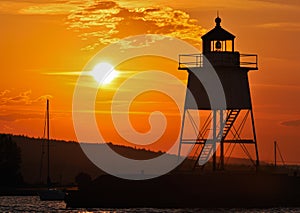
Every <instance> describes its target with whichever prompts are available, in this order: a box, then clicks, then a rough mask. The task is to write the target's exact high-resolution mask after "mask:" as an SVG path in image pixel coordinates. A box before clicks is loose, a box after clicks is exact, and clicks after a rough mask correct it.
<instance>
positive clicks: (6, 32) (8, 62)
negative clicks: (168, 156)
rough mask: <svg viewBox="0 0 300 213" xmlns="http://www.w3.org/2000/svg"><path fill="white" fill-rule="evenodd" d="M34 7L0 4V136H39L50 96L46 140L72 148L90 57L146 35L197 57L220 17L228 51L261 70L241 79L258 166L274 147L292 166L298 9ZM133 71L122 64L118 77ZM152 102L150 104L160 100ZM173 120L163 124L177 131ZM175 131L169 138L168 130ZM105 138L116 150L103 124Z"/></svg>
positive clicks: (279, 4)
mask: <svg viewBox="0 0 300 213" xmlns="http://www.w3.org/2000/svg"><path fill="white" fill-rule="evenodd" d="M42 2H43V3H41V1H39V0H24V1H22V0H18V1H17V0H11V1H5V0H4V1H1V2H0V17H1V18H0V23H1V25H0V26H1V33H0V48H1V52H0V57H1V60H0V65H1V79H0V81H1V84H0V131H1V132H3V133H13V134H24V135H28V136H34V137H41V136H42V134H43V123H44V109H45V101H44V100H45V97H50V98H51V117H52V119H51V136H52V138H57V139H65V140H76V136H75V133H74V129H73V123H72V115H71V110H72V97H73V90H74V86H75V83H76V80H77V77H78V72H80V71H81V70H82V69H83V67H84V66H85V65H86V63H87V62H88V61H89V59H90V58H91V57H92V56H93V55H94V54H96V53H97V52H98V51H99V50H101V49H102V48H103V47H105V46H107V45H108V44H110V43H112V42H115V41H117V40H119V39H122V38H124V37H126V36H130V35H138V34H146V33H153V34H164V35H169V36H175V37H177V38H180V39H184V40H185V41H187V42H189V43H191V44H192V45H194V46H195V47H197V48H199V49H201V39H200V36H201V35H202V34H203V33H204V32H205V31H206V30H210V29H211V28H212V27H214V18H215V16H216V11H217V10H219V11H220V16H221V18H222V26H223V27H224V28H225V29H227V30H229V31H230V32H232V33H233V34H235V35H236V36H237V39H236V49H237V50H238V51H240V52H241V53H257V54H258V55H259V71H258V72H251V73H250V74H249V78H250V83H251V92H252V97H253V104H254V113H255V118H256V126H257V134H258V143H259V151H260V154H261V158H262V159H263V160H268V161H270V160H272V151H271V150H272V145H273V141H274V140H277V141H278V142H279V146H280V148H281V151H282V153H283V155H284V158H285V159H286V160H287V161H289V162H300V155H299V153H300V144H299V143H300V142H299V138H300V110H299V109H300V99H299V92H300V84H299V80H300V72H299V71H300V61H299V59H298V58H297V57H298V56H299V49H300V42H299V41H298V39H299V38H300V22H299V20H300V2H299V1H298V0H244V1H240V0H226V1H225V0H211V1H202V0H201V1H188V2H187V1H183V0H176V1H164V0H152V1H136V0H118V1H105V2H104V1H95V0H87V1H78V0H69V1H68V0H59V1H58V0H46V1H42ZM148 60H150V59H148ZM157 63H158V62H157ZM132 64H135V65H139V66H138V68H135V69H134V70H132V71H140V70H144V69H147V68H148V67H143V66H141V65H142V62H139V63H137V62H133V63H132ZM153 64H155V62H153V63H152V65H153ZM158 64H159V63H158ZM163 64H164V65H163V67H164V68H165V69H167V70H168V71H169V72H171V73H173V74H175V73H177V74H175V75H178V76H179V77H180V78H181V79H184V78H185V77H186V76H185V74H183V73H178V72H179V71H178V70H177V67H176V64H172V63H170V62H164V63H163ZM131 67H132V66H130V63H129V65H127V66H126V65H123V68H120V69H123V70H129V69H133V68H131ZM166 67H167V68H166ZM120 82H121V79H119V80H118V81H117V83H120ZM115 84H116V82H115ZM113 85H114V84H113V83H112V84H111V87H112V88H114V86H113ZM117 85H118V84H117ZM153 96H155V98H153ZM153 96H151V97H152V99H153V100H151V101H153V102H155V101H156V100H160V101H162V100H164V99H165V98H166V97H162V96H160V95H158V94H155V95H153ZM149 98H150V96H149ZM147 100H148V99H147ZM143 104H144V105H145V106H146V105H147V106H146V107H145V106H144V105H143ZM103 107H104V108H105V106H103ZM165 107H166V106H162V105H161V108H162V111H164V110H165V111H167V109H165ZM154 108H155V110H158V109H159V108H157V106H154ZM132 109H133V111H135V112H137V111H151V110H152V109H153V107H152V106H151V105H149V104H147V103H146V99H145V97H144V98H142V97H141V98H140V100H137V103H136V104H135V105H134V104H133V106H132ZM141 109H145V110H141ZM100 111H101V110H100ZM101 116H103V117H105V116H107V114H105V113H102V114H101V113H99V115H98V117H97V118H98V120H99V119H100V121H99V122H101ZM135 119H137V120H136V121H138V119H141V120H142V122H140V123H143V124H140V125H139V124H134V126H135V127H136V129H137V130H139V131H147V129H148V128H149V126H147V125H148V124H147V122H144V121H145V120H146V121H147V116H146V117H143V116H141V117H139V118H137V117H135V118H133V122H134V120H135ZM173 119H175V120H171V123H172V122H173V124H174V123H176V122H178V121H176V118H173ZM141 120H139V121H141ZM173 127H174V125H173ZM173 127H172V126H171V127H168V128H171V130H169V131H176V130H172V128H173ZM104 129H105V131H104V132H106V134H107V138H106V139H107V140H109V141H112V142H115V143H118V140H119V138H118V137H117V136H116V135H114V134H112V132H113V130H112V129H110V127H109V125H107V126H105V128H104ZM175 129H176V128H175ZM110 131H112V132H110ZM163 141H164V140H163V139H161V143H162V142H163ZM163 146H165V145H163ZM156 148H159V146H157V147H156Z"/></svg>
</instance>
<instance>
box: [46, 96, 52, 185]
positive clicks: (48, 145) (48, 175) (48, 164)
mask: <svg viewBox="0 0 300 213" xmlns="http://www.w3.org/2000/svg"><path fill="white" fill-rule="evenodd" d="M47 157H48V159H47V185H48V186H50V185H51V180H50V125H49V99H47Z"/></svg>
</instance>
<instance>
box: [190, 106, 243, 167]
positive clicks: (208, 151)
mask: <svg viewBox="0 0 300 213" xmlns="http://www.w3.org/2000/svg"><path fill="white" fill-rule="evenodd" d="M239 113H240V110H239V109H233V110H229V111H228V113H227V116H226V120H225V124H224V129H223V131H220V132H219V134H218V135H217V141H224V140H225V138H226V137H227V135H228V133H229V132H230V129H231V127H232V126H233V124H234V122H235V121H236V119H237V117H238V115H239ZM207 126H208V125H207ZM207 126H206V127H207ZM204 127H205V126H204ZM202 131H205V130H202ZM217 141H214V140H212V139H209V140H205V142H204V145H203V146H202V149H201V151H200V153H199V154H197V153H195V155H196V156H197V158H196V161H195V164H194V169H195V168H196V166H197V165H198V164H199V165H204V164H205V163H206V162H207V161H208V160H209V159H210V157H211V156H212V155H213V153H214V151H215V150H214V149H215V144H216V142H217ZM196 145H197V144H195V146H196ZM193 159H194V158H193Z"/></svg>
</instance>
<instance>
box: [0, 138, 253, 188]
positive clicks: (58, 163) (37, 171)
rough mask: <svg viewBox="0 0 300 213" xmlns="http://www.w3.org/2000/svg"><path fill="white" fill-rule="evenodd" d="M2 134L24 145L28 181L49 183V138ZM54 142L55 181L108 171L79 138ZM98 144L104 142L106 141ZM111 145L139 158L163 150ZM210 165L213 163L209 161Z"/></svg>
mask: <svg viewBox="0 0 300 213" xmlns="http://www.w3.org/2000/svg"><path fill="white" fill-rule="evenodd" d="M1 135H2V136H10V137H11V139H12V141H14V142H15V143H16V144H17V146H18V147H19V149H20V152H21V163H20V171H21V174H22V177H23V180H24V182H25V183H28V184H34V185H37V184H42V183H44V184H45V183H46V179H47V177H46V175H47V172H46V169H47V168H46V165H47V162H46V158H47V155H46V154H44V155H43V157H42V150H43V148H42V146H43V145H44V148H46V141H45V139H41V138H32V137H26V136H20V135H7V134H0V136H1ZM50 144H51V145H50V159H51V160H50V161H51V164H50V174H51V180H52V182H54V183H57V184H60V185H69V184H74V183H75V177H76V176H77V175H78V174H80V173H86V174H88V175H90V176H91V178H92V179H95V178H96V177H98V176H100V175H103V174H105V172H103V171H102V170H100V169H99V168H98V167H97V166H95V165H94V164H93V163H92V162H91V161H90V160H89V159H88V158H87V157H86V155H85V154H84V152H83V151H82V149H81V147H80V144H79V143H78V142H73V141H63V140H51V141H50ZM96 145H97V146H103V144H96ZM108 145H109V146H110V147H111V149H113V150H114V151H115V152H117V153H118V154H120V155H122V156H124V157H127V158H131V159H136V160H145V159H151V158H155V157H157V156H159V155H161V154H163V152H161V151H158V152H155V151H150V150H146V149H136V148H133V147H127V146H121V145H115V144H112V143H108ZM230 164H231V165H246V166H249V165H251V163H250V162H249V160H248V159H241V158H231V159H230ZM207 167H210V166H209V164H208V166H207ZM188 168H189V167H188Z"/></svg>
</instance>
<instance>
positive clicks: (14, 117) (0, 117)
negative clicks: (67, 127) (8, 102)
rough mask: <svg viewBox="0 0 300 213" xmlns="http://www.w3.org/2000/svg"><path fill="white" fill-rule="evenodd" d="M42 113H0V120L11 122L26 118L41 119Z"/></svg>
mask: <svg viewBox="0 0 300 213" xmlns="http://www.w3.org/2000/svg"><path fill="white" fill-rule="evenodd" d="M43 118H44V115H43V114H34V113H29V114H20V113H11V114H0V120H1V121H7V122H13V121H18V120H27V119H43Z"/></svg>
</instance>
